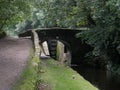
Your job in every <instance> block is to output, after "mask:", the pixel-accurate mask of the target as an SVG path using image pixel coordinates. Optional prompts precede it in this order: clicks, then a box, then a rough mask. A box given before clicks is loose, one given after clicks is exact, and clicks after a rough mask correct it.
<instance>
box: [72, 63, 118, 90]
mask: <svg viewBox="0 0 120 90" xmlns="http://www.w3.org/2000/svg"><path fill="white" fill-rule="evenodd" d="M72 68H73V69H74V70H76V71H77V72H78V73H79V74H80V75H82V76H83V77H84V78H85V79H86V80H88V81H89V82H91V83H92V84H93V85H94V86H96V87H97V88H99V89H100V90H120V76H119V75H116V74H113V73H111V72H110V71H105V70H101V69H95V68H91V67H86V66H84V65H79V66H72Z"/></svg>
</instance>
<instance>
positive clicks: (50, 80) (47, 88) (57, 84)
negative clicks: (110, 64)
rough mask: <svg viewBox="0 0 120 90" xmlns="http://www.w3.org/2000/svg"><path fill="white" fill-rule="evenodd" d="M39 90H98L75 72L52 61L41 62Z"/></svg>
mask: <svg viewBox="0 0 120 90" xmlns="http://www.w3.org/2000/svg"><path fill="white" fill-rule="evenodd" d="M39 83H40V85H39V90H98V89H97V88H96V87H95V86H93V85H92V84H91V83H90V82H88V81H87V80H85V79H84V78H83V77H82V76H81V75H79V74H78V73H77V72H76V71H74V70H73V69H71V68H70V67H68V66H65V65H63V64H61V63H60V62H57V61H55V60H53V59H47V60H46V59H45V60H41V64H40V82H39Z"/></svg>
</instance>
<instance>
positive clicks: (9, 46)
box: [0, 37, 32, 90]
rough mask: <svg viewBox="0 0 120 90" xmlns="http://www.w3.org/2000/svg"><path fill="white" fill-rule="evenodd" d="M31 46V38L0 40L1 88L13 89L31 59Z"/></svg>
mask: <svg viewBox="0 0 120 90" xmlns="http://www.w3.org/2000/svg"><path fill="white" fill-rule="evenodd" d="M31 48H32V42H31V40H29V39H17V38H11V37H7V38H5V39H1V40H0V90H11V87H12V85H14V84H15V83H16V81H17V80H18V79H19V77H20V74H21V72H22V70H23V69H24V68H25V65H26V62H27V60H29V56H30V50H31Z"/></svg>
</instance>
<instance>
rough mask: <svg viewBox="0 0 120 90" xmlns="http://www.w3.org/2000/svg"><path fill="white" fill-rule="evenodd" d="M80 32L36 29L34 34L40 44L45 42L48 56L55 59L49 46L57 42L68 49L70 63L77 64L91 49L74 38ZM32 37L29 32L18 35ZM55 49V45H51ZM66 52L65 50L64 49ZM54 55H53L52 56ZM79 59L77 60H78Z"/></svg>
mask: <svg viewBox="0 0 120 90" xmlns="http://www.w3.org/2000/svg"><path fill="white" fill-rule="evenodd" d="M81 31H82V30H72V29H57V28H54V29H52V28H51V29H38V30H36V32H37V33H38V36H39V40H40V41H41V43H42V42H44V41H47V42H48V47H49V52H50V56H51V57H53V58H56V57H55V56H56V53H54V52H53V51H55V50H56V49H54V50H53V51H52V49H51V45H52V44H53V43H51V42H54V44H55V40H59V41H60V42H62V43H63V44H64V45H65V48H67V49H69V50H70V52H71V55H72V63H79V62H80V61H81V60H83V59H84V55H85V54H86V53H87V52H88V51H90V49H91V47H90V46H89V45H87V44H86V43H85V42H84V41H82V40H81V39H80V38H76V37H75V35H76V34H77V33H79V32H81ZM30 35H32V33H31V31H26V32H24V33H21V34H19V36H30ZM52 46H54V48H56V45H52ZM65 50H66V49H65ZM53 53H54V54H53ZM78 59H79V60H78Z"/></svg>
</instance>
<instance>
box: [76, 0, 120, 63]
mask: <svg viewBox="0 0 120 90" xmlns="http://www.w3.org/2000/svg"><path fill="white" fill-rule="evenodd" d="M93 1H94V2H93V4H90V5H89V6H88V7H90V8H91V12H90V14H91V16H92V18H93V20H94V21H95V23H96V25H95V26H94V27H92V28H91V30H89V31H85V32H82V33H79V34H78V35H77V36H78V37H79V36H80V37H82V38H83V39H84V40H86V42H87V43H88V44H90V45H91V46H93V47H94V50H93V55H95V56H99V55H104V54H106V55H108V56H109V57H111V59H112V60H114V61H115V59H117V62H116V63H118V62H119V63H120V61H119V60H118V59H119V58H120V57H119V54H118V51H117V47H118V46H119V45H120V1H119V0H106V1H105V0H93Z"/></svg>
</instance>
